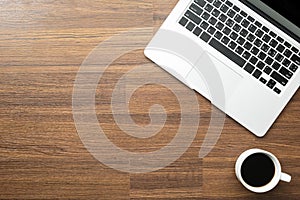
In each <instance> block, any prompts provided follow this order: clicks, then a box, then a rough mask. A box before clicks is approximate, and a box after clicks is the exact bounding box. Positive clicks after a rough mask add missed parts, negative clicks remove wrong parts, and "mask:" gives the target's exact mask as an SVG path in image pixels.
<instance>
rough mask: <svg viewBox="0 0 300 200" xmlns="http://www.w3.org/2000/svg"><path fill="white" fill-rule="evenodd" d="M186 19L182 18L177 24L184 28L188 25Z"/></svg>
mask: <svg viewBox="0 0 300 200" xmlns="http://www.w3.org/2000/svg"><path fill="white" fill-rule="evenodd" d="M188 21H189V20H188V19H187V18H185V17H182V18H181V20H180V21H179V24H181V25H182V26H185V25H186V24H187V23H188Z"/></svg>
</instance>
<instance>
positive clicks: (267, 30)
mask: <svg viewBox="0 0 300 200" xmlns="http://www.w3.org/2000/svg"><path fill="white" fill-rule="evenodd" d="M262 30H263V31H264V32H266V33H269V31H270V29H268V28H267V27H265V26H263V27H262Z"/></svg>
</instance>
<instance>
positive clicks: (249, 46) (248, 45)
mask: <svg viewBox="0 0 300 200" xmlns="http://www.w3.org/2000/svg"><path fill="white" fill-rule="evenodd" d="M244 48H245V49H247V50H250V49H251V48H252V44H251V43H250V42H246V44H245V45H244Z"/></svg>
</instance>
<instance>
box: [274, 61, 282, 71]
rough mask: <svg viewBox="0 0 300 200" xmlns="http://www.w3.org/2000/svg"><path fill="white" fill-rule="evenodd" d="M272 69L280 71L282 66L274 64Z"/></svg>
mask: <svg viewBox="0 0 300 200" xmlns="http://www.w3.org/2000/svg"><path fill="white" fill-rule="evenodd" d="M272 68H273V69H275V70H278V69H279V68H280V64H279V63H278V62H274V63H273V65H272Z"/></svg>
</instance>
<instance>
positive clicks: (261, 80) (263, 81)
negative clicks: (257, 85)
mask: <svg viewBox="0 0 300 200" xmlns="http://www.w3.org/2000/svg"><path fill="white" fill-rule="evenodd" d="M259 80H260V82H262V83H263V84H266V83H267V80H266V79H264V78H262V77H261V78H260V79H259Z"/></svg>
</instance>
